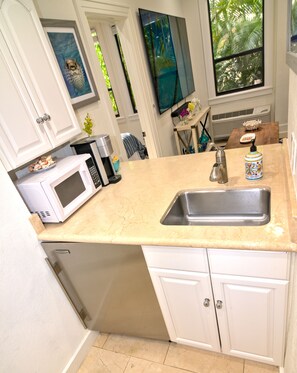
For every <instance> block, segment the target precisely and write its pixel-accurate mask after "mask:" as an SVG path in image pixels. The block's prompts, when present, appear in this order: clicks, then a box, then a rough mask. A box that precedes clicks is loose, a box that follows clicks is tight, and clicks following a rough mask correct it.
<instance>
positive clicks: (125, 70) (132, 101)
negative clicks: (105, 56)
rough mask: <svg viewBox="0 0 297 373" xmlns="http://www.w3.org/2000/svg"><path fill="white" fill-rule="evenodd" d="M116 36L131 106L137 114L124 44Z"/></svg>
mask: <svg viewBox="0 0 297 373" xmlns="http://www.w3.org/2000/svg"><path fill="white" fill-rule="evenodd" d="M114 37H115V41H116V44H117V48H118V51H119V56H120V60H121V64H122V68H123V72H124V75H125V80H126V84H127V89H128V92H129V97H130V101H131V106H132V109H133V113H135V114H136V113H137V109H136V103H135V99H134V94H133V91H132V86H131V82H130V78H129V74H128V70H127V65H126V61H125V57H124V54H123V50H122V46H121V41H120V37H119V35H118V34H117V33H115V34H114Z"/></svg>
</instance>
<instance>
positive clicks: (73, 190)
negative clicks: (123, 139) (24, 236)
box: [16, 154, 102, 223]
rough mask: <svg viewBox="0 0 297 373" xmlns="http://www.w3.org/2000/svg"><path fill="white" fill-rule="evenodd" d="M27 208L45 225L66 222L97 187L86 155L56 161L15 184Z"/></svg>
mask: <svg viewBox="0 0 297 373" xmlns="http://www.w3.org/2000/svg"><path fill="white" fill-rule="evenodd" d="M16 186H17V188H18V190H19V192H20V194H21V196H22V197H23V199H24V201H25V203H26V205H27V207H28V208H29V210H30V211H31V212H32V213H37V214H38V215H39V216H40V218H41V220H42V221H43V222H45V223H58V222H62V221H64V220H66V219H67V218H68V217H69V216H70V215H71V214H72V213H74V211H76V210H77V209H78V208H79V207H80V206H82V205H83V204H84V203H85V202H86V201H87V200H88V199H89V198H91V197H92V196H93V195H94V194H95V193H97V192H98V191H99V190H100V189H101V188H102V184H101V182H100V177H99V174H98V171H97V169H96V167H95V165H94V161H93V159H92V157H91V155H90V154H80V155H73V156H69V157H66V158H62V159H59V160H57V162H56V165H55V167H53V168H51V169H49V170H44V171H42V172H38V173H31V174H29V175H26V176H24V177H23V178H21V179H19V180H17V181H16Z"/></svg>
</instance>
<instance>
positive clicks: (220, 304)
mask: <svg viewBox="0 0 297 373" xmlns="http://www.w3.org/2000/svg"><path fill="white" fill-rule="evenodd" d="M216 308H217V309H218V310H221V309H222V308H223V302H222V301H221V300H217V303H216Z"/></svg>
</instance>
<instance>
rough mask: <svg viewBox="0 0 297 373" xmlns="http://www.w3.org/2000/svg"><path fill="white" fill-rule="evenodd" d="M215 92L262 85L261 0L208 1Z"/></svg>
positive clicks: (262, 13)
mask: <svg viewBox="0 0 297 373" xmlns="http://www.w3.org/2000/svg"><path fill="white" fill-rule="evenodd" d="M208 14H209V23H210V35H211V44H212V57H213V67H214V78H215V79H214V80H215V90H216V95H217V96H218V95H223V94H227V93H233V92H238V91H243V90H247V89H252V88H257V87H262V86H264V0H244V1H242V0H237V1H234V0H208Z"/></svg>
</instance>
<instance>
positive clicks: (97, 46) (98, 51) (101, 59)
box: [92, 30, 120, 117]
mask: <svg viewBox="0 0 297 373" xmlns="http://www.w3.org/2000/svg"><path fill="white" fill-rule="evenodd" d="M92 36H93V40H94V46H95V50H96V54H97V57H98V61H99V63H100V67H101V70H102V73H103V76H104V80H105V84H106V87H107V90H108V94H109V98H110V100H111V104H112V108H113V111H114V113H115V115H116V116H117V117H118V116H120V114H119V110H118V106H117V103H116V100H115V97H114V94H113V90H112V86H111V83H110V79H109V75H108V71H107V67H106V64H105V61H104V57H103V54H102V50H101V47H100V44H99V40H98V37H97V33H96V31H95V30H92Z"/></svg>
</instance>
